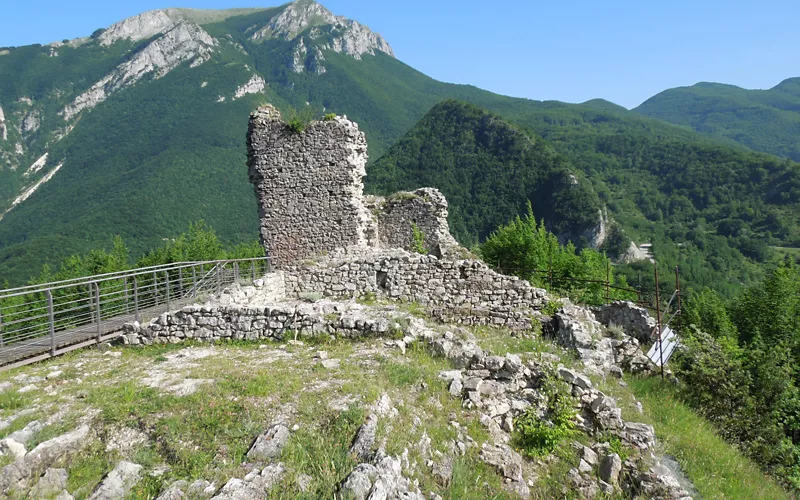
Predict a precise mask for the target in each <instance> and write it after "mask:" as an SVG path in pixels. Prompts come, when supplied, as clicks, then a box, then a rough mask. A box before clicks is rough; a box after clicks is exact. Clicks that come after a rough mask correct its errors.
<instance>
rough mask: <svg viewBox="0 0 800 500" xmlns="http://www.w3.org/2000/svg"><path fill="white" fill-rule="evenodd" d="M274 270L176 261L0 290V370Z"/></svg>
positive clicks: (264, 261) (262, 263)
mask: <svg viewBox="0 0 800 500" xmlns="http://www.w3.org/2000/svg"><path fill="white" fill-rule="evenodd" d="M269 270H270V262H269V259H268V258H265V257H262V258H254V259H233V260H219V261H198V262H178V263H172V264H165V265H159V266H150V267H144V268H139V269H132V270H129V271H120V272H115V273H105V274H98V275H94V276H86V277H82V278H74V279H69V280H62V281H56V282H52V283H45V284H41V285H29V286H25V287H18V288H12V289H8V290H0V366H2V365H5V364H8V363H13V362H15V361H17V360H19V359H22V358H26V357H34V356H39V355H41V354H43V353H47V352H48V351H49V353H50V355H55V354H56V351H58V349H59V348H61V347H64V346H69V345H72V344H79V343H85V342H86V341H87V340H95V341H98V342H99V341H100V339H101V338H102V337H103V336H104V335H108V334H112V333H114V332H119V331H121V329H122V326H123V325H124V324H125V323H126V322H131V321H146V320H149V319H150V318H152V317H155V316H158V315H159V314H162V313H163V312H166V311H168V310H170V309H174V308H178V307H182V306H183V305H185V304H187V303H189V302H191V301H193V300H195V299H198V298H199V297H200V296H202V295H204V294H207V293H218V292H220V291H221V290H222V289H223V288H224V287H227V286H230V285H231V284H232V283H234V282H236V281H239V282H249V281H252V280H255V279H256V278H257V277H258V276H263V275H265V274H266V273H268V272H269Z"/></svg>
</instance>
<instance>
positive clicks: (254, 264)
mask: <svg viewBox="0 0 800 500" xmlns="http://www.w3.org/2000/svg"><path fill="white" fill-rule="evenodd" d="M250 267H251V268H252V269H253V283H255V282H256V261H255V260H251V261H250Z"/></svg>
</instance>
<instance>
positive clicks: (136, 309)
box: [133, 276, 139, 322]
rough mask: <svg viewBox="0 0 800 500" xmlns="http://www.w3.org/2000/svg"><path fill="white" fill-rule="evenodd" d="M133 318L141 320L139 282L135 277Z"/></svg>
mask: <svg viewBox="0 0 800 500" xmlns="http://www.w3.org/2000/svg"><path fill="white" fill-rule="evenodd" d="M133 320H134V321H136V322H138V321H139V283H138V282H137V281H136V276H134V277H133Z"/></svg>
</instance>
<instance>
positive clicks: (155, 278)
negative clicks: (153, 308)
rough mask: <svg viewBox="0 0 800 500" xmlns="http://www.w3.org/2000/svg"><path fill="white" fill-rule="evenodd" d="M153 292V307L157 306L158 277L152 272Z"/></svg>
mask: <svg viewBox="0 0 800 500" xmlns="http://www.w3.org/2000/svg"><path fill="white" fill-rule="evenodd" d="M153 290H154V293H155V299H153V300H155V303H154V305H158V275H157V274H156V272H155V271H153Z"/></svg>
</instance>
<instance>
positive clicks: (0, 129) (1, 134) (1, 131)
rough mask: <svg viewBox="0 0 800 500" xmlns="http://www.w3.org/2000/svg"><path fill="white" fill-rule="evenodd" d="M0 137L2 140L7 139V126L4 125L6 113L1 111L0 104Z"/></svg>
mask: <svg viewBox="0 0 800 500" xmlns="http://www.w3.org/2000/svg"><path fill="white" fill-rule="evenodd" d="M0 138H2V139H3V141H7V140H8V126H7V125H6V115H5V114H4V113H3V107H2V106H0Z"/></svg>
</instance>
